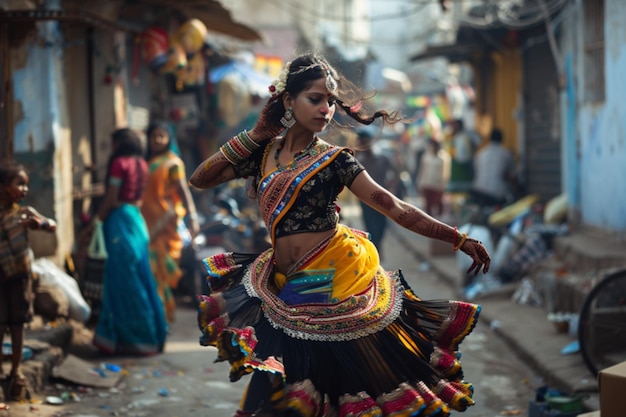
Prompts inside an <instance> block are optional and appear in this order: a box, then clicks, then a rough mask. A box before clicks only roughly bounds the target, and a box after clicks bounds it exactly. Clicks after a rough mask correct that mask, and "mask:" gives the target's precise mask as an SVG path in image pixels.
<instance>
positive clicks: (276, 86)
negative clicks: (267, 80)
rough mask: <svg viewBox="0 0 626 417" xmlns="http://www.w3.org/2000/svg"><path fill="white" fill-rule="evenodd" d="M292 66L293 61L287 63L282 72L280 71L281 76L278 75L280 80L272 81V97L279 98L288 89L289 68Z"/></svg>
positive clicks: (270, 88)
mask: <svg viewBox="0 0 626 417" xmlns="http://www.w3.org/2000/svg"><path fill="white" fill-rule="evenodd" d="M290 66H291V61H289V62H287V63H286V64H285V66H284V67H283V69H282V70H280V74H278V78H277V79H275V80H274V81H272V83H271V84H270V86H269V90H270V93H271V94H272V96H277V95H279V94H282V93H283V92H284V91H285V88H286V87H287V75H289V67H290Z"/></svg>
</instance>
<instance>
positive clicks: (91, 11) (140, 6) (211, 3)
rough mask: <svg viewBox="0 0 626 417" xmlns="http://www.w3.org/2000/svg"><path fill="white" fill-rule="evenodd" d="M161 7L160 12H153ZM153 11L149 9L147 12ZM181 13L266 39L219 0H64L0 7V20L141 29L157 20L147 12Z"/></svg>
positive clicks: (245, 37)
mask: <svg viewBox="0 0 626 417" xmlns="http://www.w3.org/2000/svg"><path fill="white" fill-rule="evenodd" d="M155 10H156V11H158V13H157V14H155V13H153V12H154V11H155ZM148 12H150V13H148ZM173 13H174V14H179V15H182V17H185V18H187V19H191V18H197V19H200V20H201V21H202V22H203V23H204V24H205V26H206V27H207V29H208V30H210V31H213V32H217V33H220V34H224V35H228V36H230V37H232V38H235V39H238V40H242V41H249V42H251V41H260V40H263V37H262V36H261V34H260V33H259V32H258V31H256V30H254V29H253V28H251V27H249V26H246V25H244V24H242V23H238V22H235V21H234V20H233V19H232V16H231V14H230V11H228V10H227V9H225V8H224V6H222V5H221V4H220V3H219V2H218V1H217V0H203V1H197V0H135V1H118V2H114V3H113V2H112V4H111V7H109V8H105V9H103V8H102V7H99V2H93V3H91V2H84V1H83V0H65V1H63V2H62V7H60V8H57V9H45V8H43V9H42V8H37V9H35V8H33V9H19V10H11V9H8V10H0V22H3V21H4V22H9V23H12V22H20V21H22V22H23V21H38V20H74V21H79V22H83V23H86V24H90V25H93V26H94V27H98V28H101V29H107V30H122V31H129V32H141V31H142V30H144V29H145V27H146V26H148V25H150V24H152V23H154V22H152V21H148V20H146V16H156V15H162V16H168V15H172V14H173Z"/></svg>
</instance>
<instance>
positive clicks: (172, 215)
mask: <svg viewBox="0 0 626 417" xmlns="http://www.w3.org/2000/svg"><path fill="white" fill-rule="evenodd" d="M146 136H147V138H148V152H147V155H146V159H147V161H148V169H149V175H148V184H147V186H146V191H145V193H144V196H143V204H142V205H141V214H142V215H143V217H144V219H145V220H146V224H147V226H148V231H149V232H150V265H151V266H152V272H153V273H154V278H155V279H156V283H157V289H158V292H159V296H160V297H161V300H162V301H163V305H164V307H165V316H166V318H167V321H168V322H169V323H172V322H174V320H175V312H176V302H175V299H174V295H173V293H172V289H173V288H176V287H177V286H178V282H179V281H180V279H181V277H182V275H183V272H182V269H181V268H180V259H181V255H182V251H183V248H184V247H185V245H190V244H191V239H193V237H194V236H196V235H197V234H198V232H199V231H200V226H199V224H198V213H197V211H196V205H195V203H194V201H193V198H192V196H191V192H190V191H189V186H188V185H187V176H186V175H185V165H184V163H183V161H182V159H180V157H179V156H178V154H177V146H176V142H175V141H174V140H173V138H172V135H171V134H170V129H169V126H168V125H167V124H165V123H162V122H153V123H151V124H150V126H148V130H147V131H146Z"/></svg>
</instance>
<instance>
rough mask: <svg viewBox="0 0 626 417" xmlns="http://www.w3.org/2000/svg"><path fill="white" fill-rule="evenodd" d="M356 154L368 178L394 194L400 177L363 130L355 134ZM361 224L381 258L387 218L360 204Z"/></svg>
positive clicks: (367, 132) (371, 137) (367, 131)
mask: <svg viewBox="0 0 626 417" xmlns="http://www.w3.org/2000/svg"><path fill="white" fill-rule="evenodd" d="M357 135H358V136H357V139H358V154H357V158H358V160H359V162H361V164H363V166H364V167H365V169H366V170H367V172H368V173H369V174H370V176H371V177H372V178H373V179H374V181H376V182H377V183H379V184H381V185H383V186H385V188H387V189H388V190H390V191H392V192H394V191H395V190H397V188H398V183H399V180H400V176H399V174H398V171H397V170H396V167H395V166H394V164H393V163H392V162H391V160H390V159H389V158H388V157H387V156H385V155H383V154H381V153H377V152H375V151H374V150H373V149H372V140H373V135H372V133H371V132H370V131H369V130H366V129H365V128H363V129H360V130H359V131H358V132H357ZM360 204H361V212H362V219H363V224H364V226H365V230H366V231H367V232H368V233H369V234H370V240H371V241H372V243H374V245H375V246H376V248H378V252H379V254H380V258H381V259H382V258H383V248H382V240H383V237H384V236H385V231H386V230H387V225H388V223H387V217H386V216H384V215H383V214H381V213H379V212H378V211H376V210H375V209H373V208H371V207H370V206H368V205H367V204H365V203H363V202H360Z"/></svg>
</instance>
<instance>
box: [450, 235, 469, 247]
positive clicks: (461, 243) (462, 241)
mask: <svg viewBox="0 0 626 417" xmlns="http://www.w3.org/2000/svg"><path fill="white" fill-rule="evenodd" d="M466 240H467V233H461V241H460V242H459V243H458V244H457V245H454V247H453V248H452V249H454V250H455V251H457V250H459V249H461V247H463V244H464V243H465V241H466Z"/></svg>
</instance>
